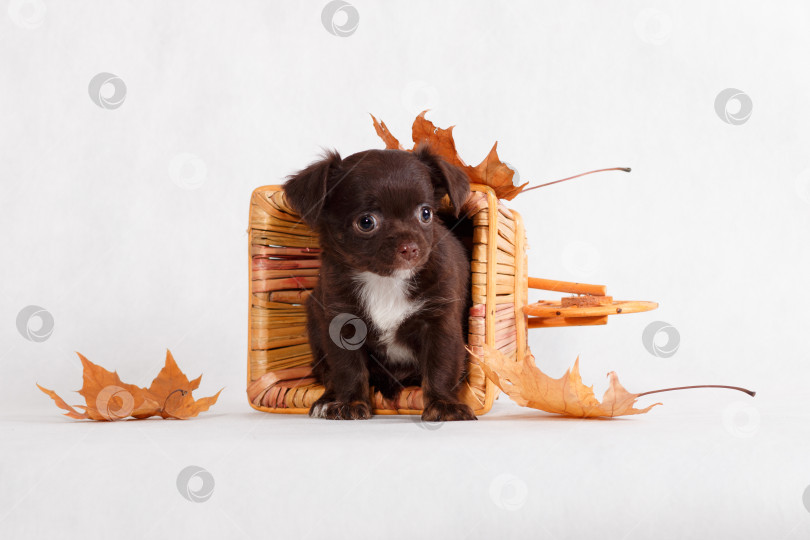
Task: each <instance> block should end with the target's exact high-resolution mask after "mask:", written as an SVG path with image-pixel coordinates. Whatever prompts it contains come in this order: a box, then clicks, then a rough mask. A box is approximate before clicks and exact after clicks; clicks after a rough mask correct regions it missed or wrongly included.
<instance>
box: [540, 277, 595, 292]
mask: <svg viewBox="0 0 810 540" xmlns="http://www.w3.org/2000/svg"><path fill="white" fill-rule="evenodd" d="M529 288H530V289H543V290H544V291H556V292H563V293H571V294H592V295H594V296H605V295H607V287H606V286H604V285H589V284H587V283H573V282H571V281H559V280H556V279H543V278H536V277H530V278H529Z"/></svg>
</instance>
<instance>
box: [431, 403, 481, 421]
mask: <svg viewBox="0 0 810 540" xmlns="http://www.w3.org/2000/svg"><path fill="white" fill-rule="evenodd" d="M422 420H424V421H425V422H450V421H453V420H478V418H476V417H475V414H473V412H472V409H470V407H469V406H467V405H464V404H463V403H458V402H452V401H431V402H430V403H428V404H427V407H425V410H424V411H422Z"/></svg>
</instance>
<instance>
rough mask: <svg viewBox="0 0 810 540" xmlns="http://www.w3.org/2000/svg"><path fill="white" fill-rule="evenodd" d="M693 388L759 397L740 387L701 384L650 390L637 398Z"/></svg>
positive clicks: (751, 391)
mask: <svg viewBox="0 0 810 540" xmlns="http://www.w3.org/2000/svg"><path fill="white" fill-rule="evenodd" d="M692 388H727V389H729V390H739V391H740V392H745V393H746V394H748V395H749V396H751V397H754V396H755V395H757V393H756V392H754V391H753V390H748V389H746V388H740V387H739V386H725V385H723V384H699V385H696V386H676V387H675V388H662V389H661V390H650V391H649V392H642V393H641V394H638V396H637V397H641V396H646V395H648V394H657V393H658V392H670V391H672V390H689V389H692Z"/></svg>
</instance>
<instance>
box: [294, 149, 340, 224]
mask: <svg viewBox="0 0 810 540" xmlns="http://www.w3.org/2000/svg"><path fill="white" fill-rule="evenodd" d="M340 161H341V160H340V154H338V153H337V152H336V151H335V150H330V151H328V152H326V153H325V154H324V155H323V158H321V159H320V160H319V161H316V162H314V163H311V164H310V165H309V167H307V168H306V169H304V170H303V171H301V172H299V173H297V174H294V175H292V176H288V177H287V182H286V183H285V184H284V193H285V194H286V195H287V202H288V203H289V205H290V206H292V208H293V210H295V211H296V212H298V215H300V216H301V218H302V219H303V220H304V221H306V223H307V224H308V225H309V226H311V227H312V226H314V225H315V223H317V221H318V218H319V217H320V215H321V211H323V205H324V203H325V202H326V193H327V186H328V183H329V182H328V180H329V175H330V173H331V172H333V171H334V170H335V169H337V167H338V166H339V165H340Z"/></svg>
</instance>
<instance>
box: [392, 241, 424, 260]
mask: <svg viewBox="0 0 810 540" xmlns="http://www.w3.org/2000/svg"><path fill="white" fill-rule="evenodd" d="M397 258H398V259H400V260H402V261H404V262H407V263H408V264H410V263H413V262H415V261H416V260H417V259H419V246H417V245H416V242H403V243H401V244H399V246H397Z"/></svg>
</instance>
